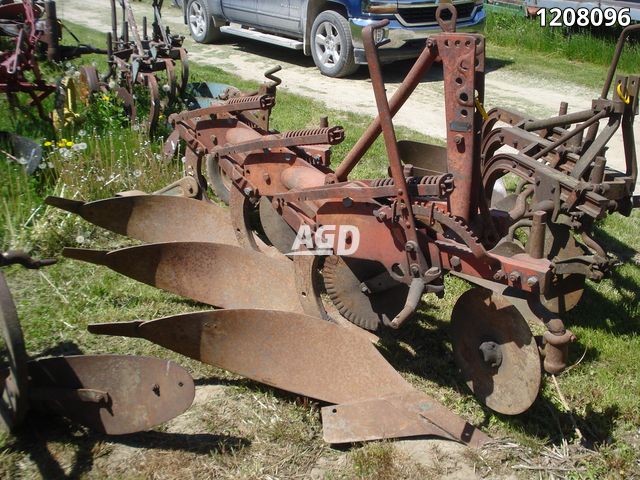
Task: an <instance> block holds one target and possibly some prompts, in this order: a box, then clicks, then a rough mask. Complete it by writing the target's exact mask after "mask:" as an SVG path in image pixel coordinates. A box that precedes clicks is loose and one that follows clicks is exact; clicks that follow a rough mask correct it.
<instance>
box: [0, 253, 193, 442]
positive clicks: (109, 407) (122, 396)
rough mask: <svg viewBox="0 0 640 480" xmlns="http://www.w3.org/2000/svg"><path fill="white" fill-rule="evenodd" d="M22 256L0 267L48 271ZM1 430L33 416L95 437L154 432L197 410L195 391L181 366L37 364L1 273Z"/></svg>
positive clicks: (144, 360) (132, 359) (141, 360)
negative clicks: (55, 418)
mask: <svg viewBox="0 0 640 480" xmlns="http://www.w3.org/2000/svg"><path fill="white" fill-rule="evenodd" d="M51 263H53V261H52V260H42V261H39V260H34V259H32V258H31V257H29V256H27V255H26V254H24V253H22V252H12V251H10V252H5V253H0V267H4V266H8V265H13V264H20V265H22V266H24V267H25V268H40V267H43V266H46V265H50V264H51ZM0 331H1V332H2V340H3V342H2V343H3V344H2V349H0V353H1V354H2V356H1V357H0V360H1V364H0V427H2V428H4V429H5V430H10V431H15V430H16V429H18V428H19V427H20V425H21V424H22V423H23V422H24V421H25V418H26V417H27V415H28V414H29V412H30V411H34V410H35V411H39V412H42V413H46V414H56V415H61V416H64V417H66V418H68V419H70V420H72V421H74V422H76V423H79V424H82V425H85V426H87V427H89V428H91V429H93V430H95V431H98V432H101V433H106V434H110V435H122V434H126V433H134V432H139V431H144V430H148V429H150V428H151V427H153V426H156V425H159V424H160V423H163V422H166V421H168V420H170V419H172V418H173V417H175V416H177V415H180V414H181V413H182V412H184V411H185V410H186V409H187V408H189V407H190V406H191V403H192V402H193V398H194V392H195V387H194V384H193V379H192V378H191V376H190V375H189V373H188V372H187V371H186V370H184V369H183V368H182V367H180V366H178V365H177V364H175V363H174V362H171V361H168V360H161V359H159V358H151V357H140V356H132V355H74V356H66V357H51V358H41V359H37V360H29V359H28V356H27V352H26V350H25V343H24V337H23V335H22V328H21V327H20V321H19V320H18V315H17V313H16V308H15V305H14V303H13V299H12V297H11V292H10V291H9V287H8V286H7V283H6V281H5V279H4V276H3V275H2V273H0Z"/></svg>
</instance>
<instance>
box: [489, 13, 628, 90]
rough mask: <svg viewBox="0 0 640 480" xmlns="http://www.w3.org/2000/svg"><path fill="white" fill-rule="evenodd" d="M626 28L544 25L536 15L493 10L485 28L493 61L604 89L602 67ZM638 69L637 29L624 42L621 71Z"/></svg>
mask: <svg viewBox="0 0 640 480" xmlns="http://www.w3.org/2000/svg"><path fill="white" fill-rule="evenodd" d="M621 30H622V29H621V28H617V29H616V28H610V29H603V30H600V31H590V30H588V29H580V28H576V29H571V30H570V29H564V28H558V27H544V28H542V27H540V22H539V20H538V19H537V18H535V19H528V18H525V17H524V16H522V15H517V14H510V13H496V12H492V11H489V12H487V22H486V26H485V30H484V33H485V35H486V38H487V57H488V65H489V66H491V63H492V62H493V63H498V64H502V63H506V64H507V65H506V68H509V69H512V70H515V71H520V72H524V73H530V74H531V75H533V76H535V77H536V78H541V79H554V80H563V81H567V82H571V83H577V84H581V85H585V86H588V87H601V86H602V84H603V82H604V74H603V72H604V71H605V69H604V68H603V67H608V66H609V65H610V63H611V58H612V57H613V52H614V50H615V46H616V42H617V36H618V35H619V34H620V31H621ZM639 68H640V34H639V33H637V32H636V33H634V34H633V35H631V41H630V42H629V41H628V42H627V44H626V45H625V48H624V50H623V53H622V56H621V57H620V62H619V65H618V69H619V72H620V73H625V74H635V75H637V74H638V69H639ZM578 71H579V72H580V74H579V75H577V74H576V72H578Z"/></svg>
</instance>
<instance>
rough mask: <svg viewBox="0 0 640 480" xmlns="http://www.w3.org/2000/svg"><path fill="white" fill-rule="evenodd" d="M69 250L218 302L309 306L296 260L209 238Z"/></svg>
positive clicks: (69, 254) (285, 307)
mask: <svg viewBox="0 0 640 480" xmlns="http://www.w3.org/2000/svg"><path fill="white" fill-rule="evenodd" d="M63 255H64V256H66V257H69V258H75V259H76V260H82V261H85V262H90V263H95V264H97V265H104V266H106V267H109V268H110V269H111V270H114V271H116V272H118V273H121V274H123V275H125V276H127V277H130V278H133V279H134V280H137V281H139V282H142V283H146V284H147V285H151V286H153V287H157V288H160V289H162V290H165V291H167V292H171V293H175V294H177V295H180V296H183V297H187V298H191V299H193V300H196V301H198V302H202V303H206V304H208V305H212V306H215V307H221V308H251V307H254V308H265V309H279V310H286V311H291V312H299V313H302V311H303V310H302V305H301V304H300V300H299V299H298V298H299V296H298V292H297V289H296V282H295V276H294V266H293V262H291V261H289V260H287V259H286V258H284V257H281V258H273V257H269V256H267V255H264V254H262V253H259V252H254V251H251V250H248V249H243V248H240V247H235V246H232V245H223V244H219V243H205V242H172V243H153V244H149V245H140V246H136V247H129V248H123V249H120V250H114V251H111V252H108V251H102V250H87V249H76V248H65V249H64V250H63Z"/></svg>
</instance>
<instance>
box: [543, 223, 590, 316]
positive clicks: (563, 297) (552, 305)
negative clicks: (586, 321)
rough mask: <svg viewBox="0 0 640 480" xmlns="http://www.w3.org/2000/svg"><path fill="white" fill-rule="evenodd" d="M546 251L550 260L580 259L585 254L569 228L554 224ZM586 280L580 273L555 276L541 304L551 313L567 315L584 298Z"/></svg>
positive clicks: (547, 232)
mask: <svg viewBox="0 0 640 480" xmlns="http://www.w3.org/2000/svg"><path fill="white" fill-rule="evenodd" d="M544 250H545V255H546V256H547V258H549V259H550V260H553V259H558V260H563V259H567V258H571V257H579V256H581V255H584V253H585V252H584V250H583V249H582V248H580V245H578V242H576V240H575V239H574V238H573V236H572V235H571V232H570V231H569V229H568V228H567V227H565V226H563V225H557V224H553V223H551V224H549V225H547V231H546V236H545V246H544ZM585 280H586V277H585V276H584V275H580V274H579V273H569V274H566V275H554V276H553V277H552V278H551V283H550V285H549V287H548V288H547V291H546V292H545V293H544V294H543V295H540V302H541V303H542V305H544V306H545V307H546V308H547V309H548V310H549V311H550V312H553V313H566V312H568V311H569V310H571V309H572V308H573V307H575V306H576V305H577V304H578V302H579V301H580V299H581V298H582V294H583V293H584V282H585Z"/></svg>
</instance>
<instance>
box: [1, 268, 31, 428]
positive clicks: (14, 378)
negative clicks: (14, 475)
mask: <svg viewBox="0 0 640 480" xmlns="http://www.w3.org/2000/svg"><path fill="white" fill-rule="evenodd" d="M0 330H1V332H2V341H3V345H2V348H1V350H2V352H1V353H2V355H1V357H2V364H1V365H0V428H3V429H5V430H12V429H13V428H14V427H16V426H18V425H19V424H20V422H21V421H22V419H23V418H24V415H25V413H26V411H27V408H28V403H29V402H28V398H27V389H28V383H29V374H28V372H27V352H26V350H25V347H24V337H23V336H22V329H21V328H20V322H19V320H18V314H17V313H16V307H15V305H14V303H13V299H12V297H11V292H10V291H9V287H8V286H7V283H6V281H5V279H4V276H3V275H2V273H0Z"/></svg>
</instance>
